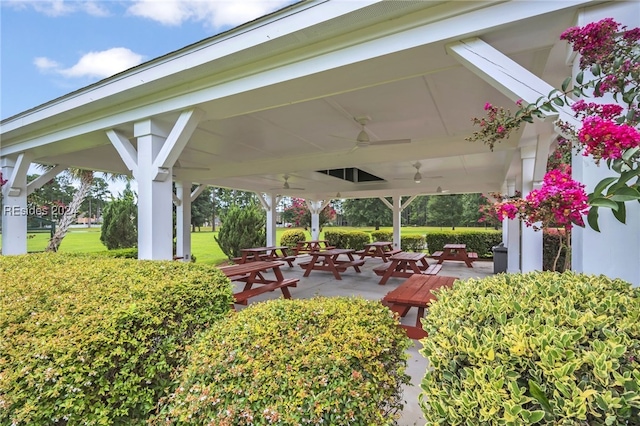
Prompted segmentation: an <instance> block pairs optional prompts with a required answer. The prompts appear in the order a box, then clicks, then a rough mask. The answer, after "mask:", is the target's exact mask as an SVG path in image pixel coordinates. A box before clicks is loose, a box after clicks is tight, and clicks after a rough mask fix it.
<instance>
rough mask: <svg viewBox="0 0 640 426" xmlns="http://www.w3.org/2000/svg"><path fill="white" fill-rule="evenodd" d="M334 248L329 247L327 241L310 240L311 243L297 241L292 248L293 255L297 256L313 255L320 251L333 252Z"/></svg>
mask: <svg viewBox="0 0 640 426" xmlns="http://www.w3.org/2000/svg"><path fill="white" fill-rule="evenodd" d="M333 249H335V247H334V246H330V245H329V242H328V241H327V240H311V241H298V242H297V243H296V246H295V247H294V248H293V251H294V253H295V254H296V256H297V255H299V254H300V253H313V252H316V251H320V250H333Z"/></svg>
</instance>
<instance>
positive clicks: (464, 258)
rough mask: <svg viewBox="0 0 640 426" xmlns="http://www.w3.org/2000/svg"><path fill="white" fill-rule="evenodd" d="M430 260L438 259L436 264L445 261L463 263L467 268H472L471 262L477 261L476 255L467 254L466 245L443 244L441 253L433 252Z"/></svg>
mask: <svg viewBox="0 0 640 426" xmlns="http://www.w3.org/2000/svg"><path fill="white" fill-rule="evenodd" d="M431 257H432V258H434V259H438V264H442V262H444V261H445V260H453V261H460V262H464V263H465V264H466V265H467V267H469V268H473V262H474V261H476V260H478V253H476V252H467V245H466V244H445V245H444V247H443V249H442V251H435V252H433V254H432V255H431Z"/></svg>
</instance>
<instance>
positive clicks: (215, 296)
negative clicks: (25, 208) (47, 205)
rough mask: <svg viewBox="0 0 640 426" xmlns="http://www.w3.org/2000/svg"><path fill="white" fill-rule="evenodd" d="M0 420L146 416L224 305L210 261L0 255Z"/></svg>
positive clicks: (227, 300) (227, 295)
mask: <svg viewBox="0 0 640 426" xmlns="http://www.w3.org/2000/svg"><path fill="white" fill-rule="evenodd" d="M0 276H2V280H0V306H2V308H1V309H0V369H1V370H2V373H1V374H0V407H1V409H0V424H3V425H10V424H11V425H58V424H59V425H65V424H69V425H72V424H87V425H98V424H101V425H102V424H109V425H136V424H144V423H145V420H146V419H147V418H148V416H149V414H150V413H151V412H152V411H153V410H154V408H155V406H156V404H157V401H158V400H159V398H160V397H162V396H164V395H166V394H167V392H168V391H171V390H172V389H173V381H172V376H171V375H172V373H174V372H175V369H176V368H177V367H179V366H180V365H182V364H183V363H184V362H185V359H184V354H185V352H184V349H185V346H186V345H187V344H188V343H190V342H191V341H192V337H193V336H194V334H195V333H196V332H198V331H199V330H203V329H205V328H206V327H208V326H209V325H210V324H212V323H215V322H216V321H218V320H220V319H221V318H222V317H224V316H226V315H227V314H228V312H229V309H230V305H231V303H232V301H233V299H232V293H231V287H230V285H229V281H228V279H227V278H226V277H225V276H224V275H223V274H222V273H221V272H219V271H218V270H217V269H216V268H214V267H212V266H206V265H197V264H185V263H182V262H158V261H137V260H129V259H109V258H96V257H95V256H93V257H92V256H80V255H64V254H59V253H56V254H46V253H45V254H31V255H25V256H4V257H2V256H0Z"/></svg>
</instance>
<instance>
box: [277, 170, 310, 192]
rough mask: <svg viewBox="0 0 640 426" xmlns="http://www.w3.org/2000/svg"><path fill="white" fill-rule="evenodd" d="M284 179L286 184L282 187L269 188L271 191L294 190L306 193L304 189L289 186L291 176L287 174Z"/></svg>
mask: <svg viewBox="0 0 640 426" xmlns="http://www.w3.org/2000/svg"><path fill="white" fill-rule="evenodd" d="M282 177H283V178H284V183H283V184H282V186H281V187H277V188H269V189H271V190H273V191H276V190H280V189H284V190H294V191H304V188H296V187H293V186H290V185H289V175H288V174H285V175H283V176H282Z"/></svg>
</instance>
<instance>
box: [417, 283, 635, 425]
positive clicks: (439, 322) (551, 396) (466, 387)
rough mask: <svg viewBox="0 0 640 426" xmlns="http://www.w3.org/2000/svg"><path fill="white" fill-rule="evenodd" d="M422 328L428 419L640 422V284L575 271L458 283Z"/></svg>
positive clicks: (466, 422) (454, 422)
mask: <svg viewBox="0 0 640 426" xmlns="http://www.w3.org/2000/svg"><path fill="white" fill-rule="evenodd" d="M423 326H424V329H425V330H426V331H427V332H428V333H429V337H428V338H426V339H423V340H422V344H423V345H424V348H423V349H422V350H421V351H420V352H421V353H422V355H424V356H425V357H426V358H427V359H428V360H429V365H430V366H431V367H432V370H429V371H427V373H426V376H425V377H424V379H423V381H422V389H423V391H422V393H421V395H420V405H421V407H422V410H423V412H424V415H425V418H426V420H427V424H431V425H527V424H534V423H538V424H553V425H591V426H594V425H638V424H640V417H639V416H640V288H632V287H631V285H630V284H628V283H626V282H623V281H621V280H612V279H609V278H607V277H605V276H589V275H582V274H576V273H572V272H565V273H563V274H558V273H553V272H536V273H530V274H525V275H522V274H499V275H495V276H492V277H488V278H484V279H481V280H474V279H471V280H467V281H464V282H462V281H457V282H456V283H455V284H454V286H453V289H450V290H442V291H439V292H438V299H437V300H436V301H435V302H434V303H432V304H431V306H430V308H429V315H427V317H426V318H425V319H424V321H423Z"/></svg>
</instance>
